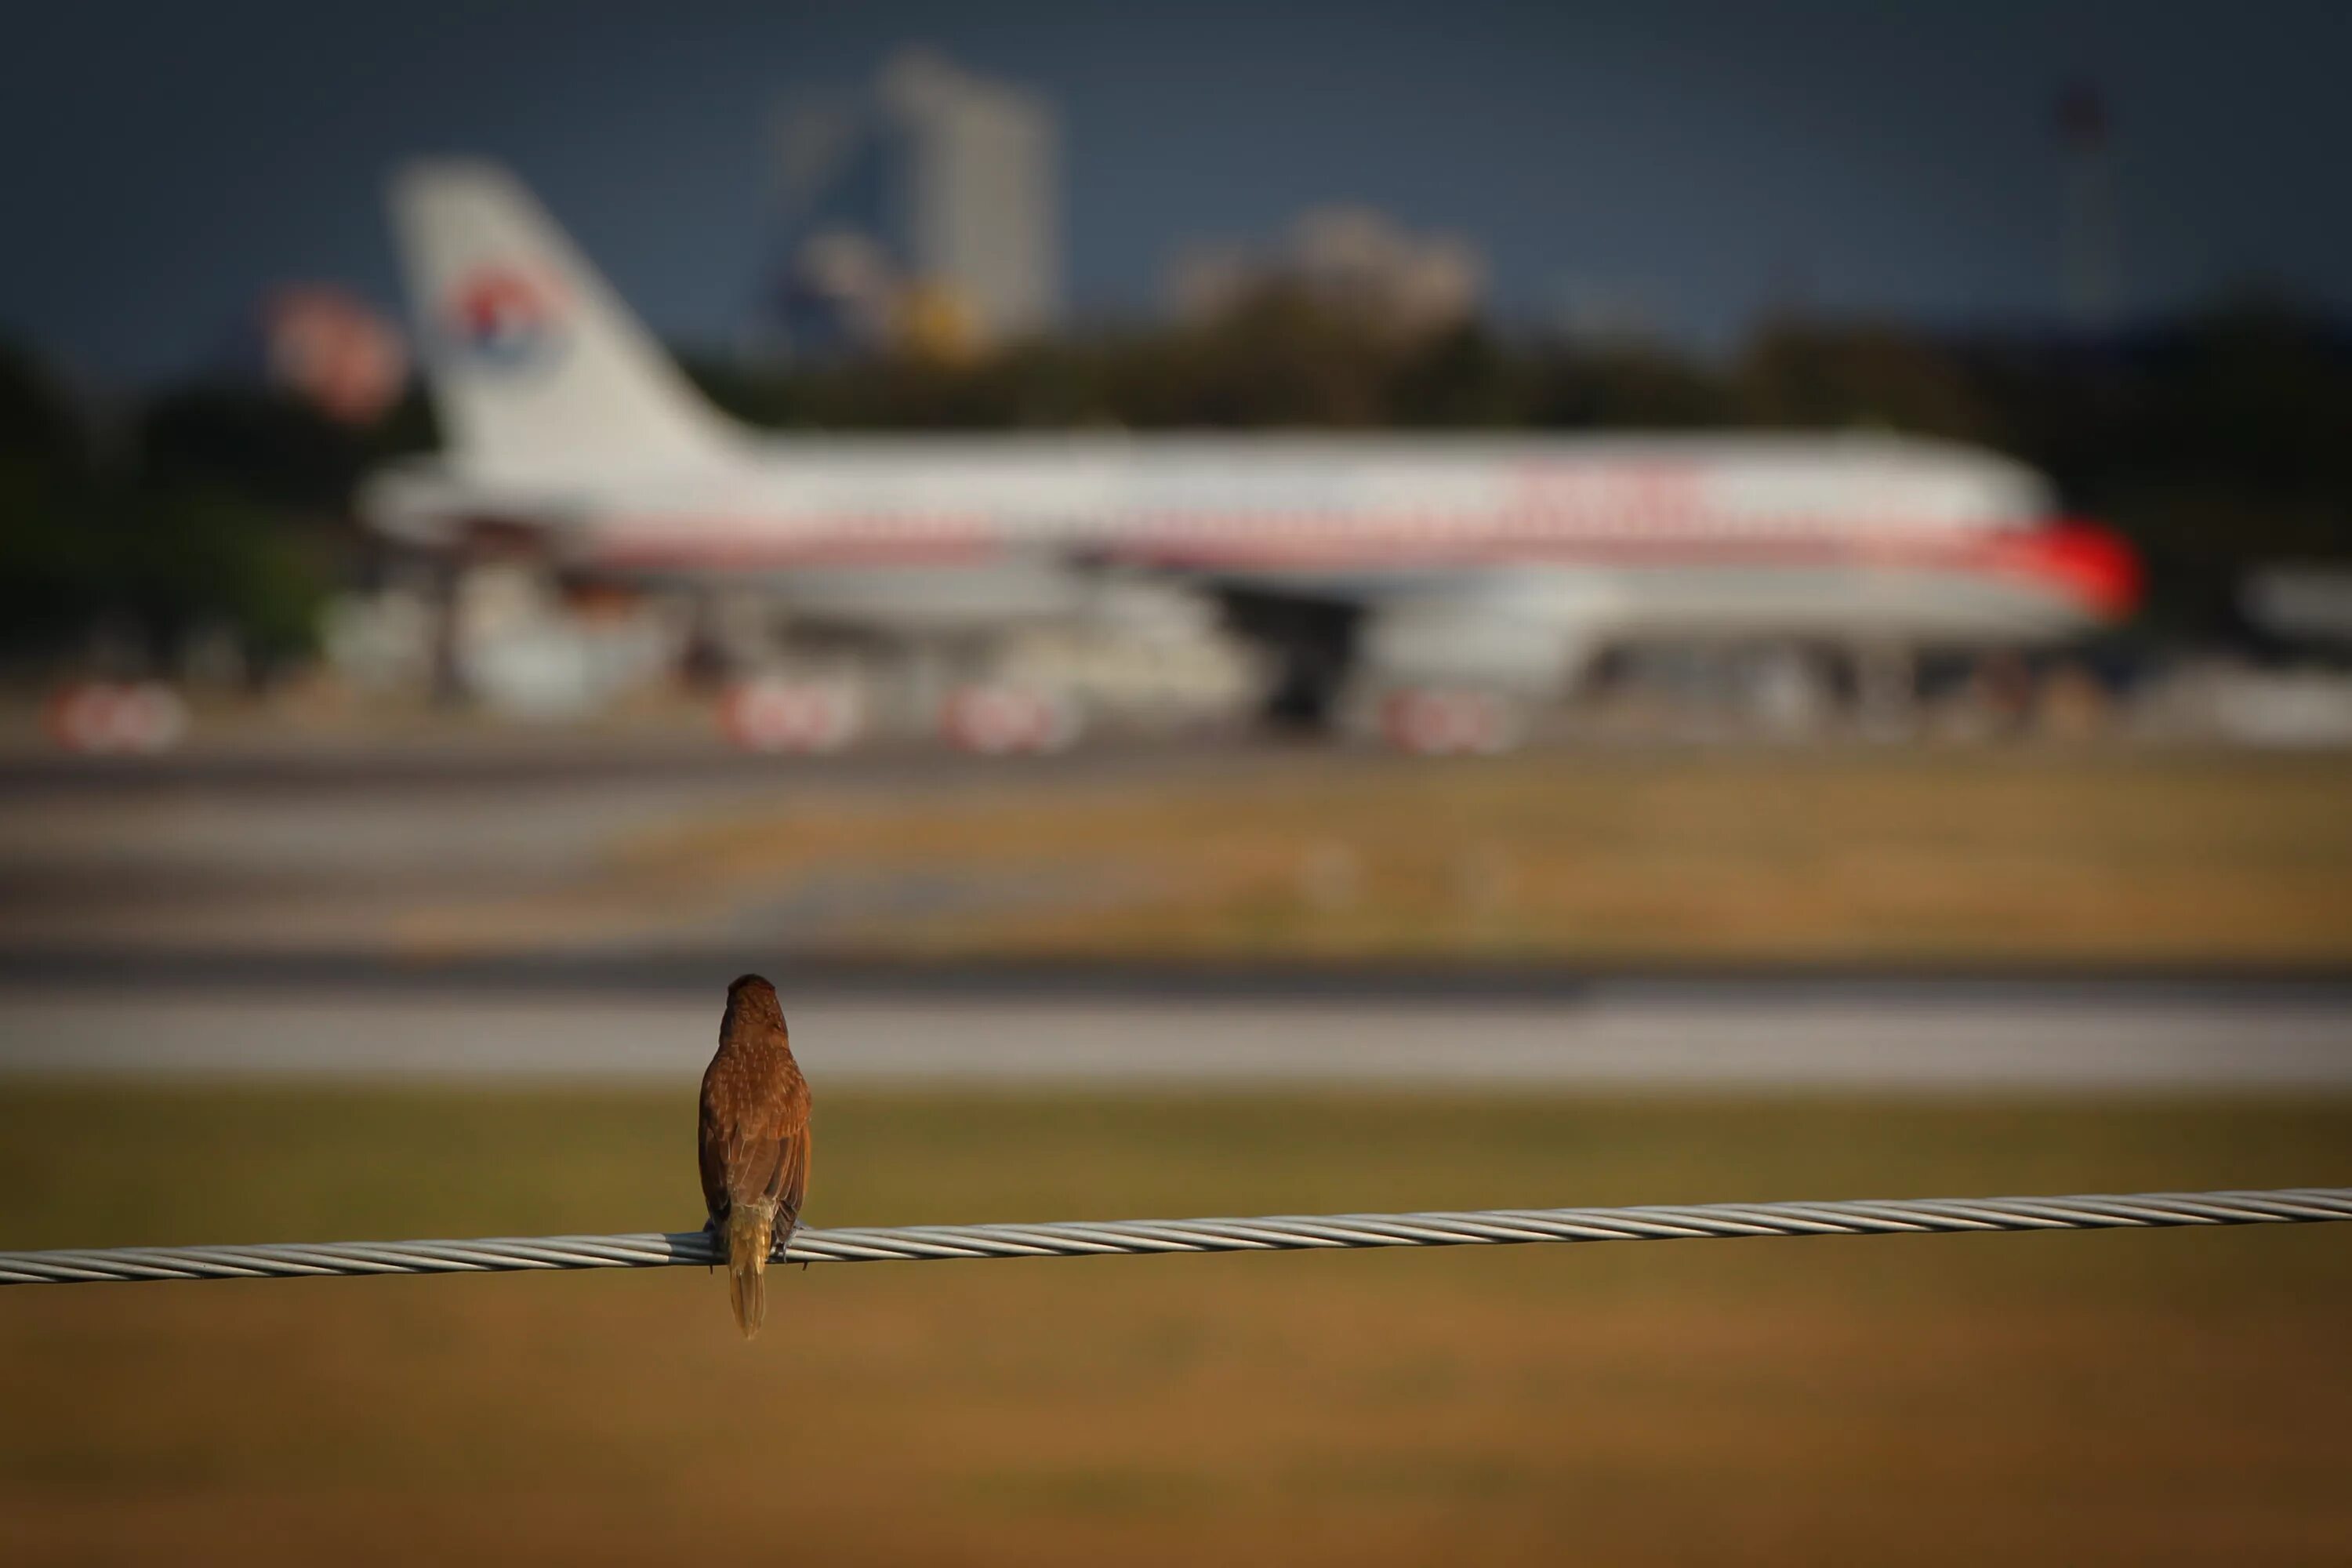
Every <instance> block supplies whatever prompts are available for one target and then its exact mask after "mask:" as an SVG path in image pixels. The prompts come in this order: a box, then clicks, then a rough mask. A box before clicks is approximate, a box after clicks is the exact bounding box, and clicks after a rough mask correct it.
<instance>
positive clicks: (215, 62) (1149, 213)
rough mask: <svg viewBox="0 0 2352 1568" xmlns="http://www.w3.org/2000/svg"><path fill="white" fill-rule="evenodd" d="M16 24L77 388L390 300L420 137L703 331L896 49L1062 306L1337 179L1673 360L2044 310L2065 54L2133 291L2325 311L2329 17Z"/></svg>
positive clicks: (1980, 5) (41, 200)
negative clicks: (2295, 303) (819, 141)
mask: <svg viewBox="0 0 2352 1568" xmlns="http://www.w3.org/2000/svg"><path fill="white" fill-rule="evenodd" d="M15 9H16V16H13V17H11V18H10V19H8V20H7V21H6V22H5V24H0V26H5V35H0V144H5V146H6V147H7V148H8V150H9V151H8V153H7V159H6V163H5V174H0V213H5V226H0V331H5V332H6V333H9V334H13V335H17V336H22V337H29V338H30V339H31V340H33V341H34V342H36V343H37V344H38V345H39V346H40V347H41V348H43V349H44V350H46V351H47V352H48V353H51V354H53V355H55V356H56V357H57V358H58V360H60V361H61V362H62V363H64V364H66V365H67V366H68V367H71V368H72V369H74V370H76V371H77V372H79V373H80V374H86V375H93V376H97V377H100V378H105V379H118V378H125V377H135V376H147V375H154V374H170V373H173V372H178V371H184V370H185V369H188V368H190V367H192V366H194V365H195V364H198V363H202V362H203V361H204V360H205V358H206V356H208V355H211V354H214V353H218V352H220V349H221V346H222V345H223V344H224V343H225V342H227V341H228V340H229V339H230V337H231V335H232V333H233V331H234V330H235V326H236V322H237V321H239V320H240V319H242V317H243V315H244V313H245V312H246V311H247V310H248V309H249V308H250V306H251V304H252V302H253V300H254V299H255V298H256V296H257V294H258V293H259V291H260V290H262V289H265V288H266V287H268V285H269V284H271V283H273V282H277V281H282V280H286V279H340V280H343V281H346V282H350V283H352V284H354V285H357V286H359V287H361V288H362V289H365V290H366V291H367V292H369V293H370V294H372V295H374V296H376V297H378V298H380V299H383V300H385V301H387V302H389V301H390V300H392V298H393V294H392V276H393V275H392V264H391V258H390V254H389V245H388V242H387V240H386V238H385V237H384V235H383V222H382V219H381V216H380V213H379V203H378V194H379V191H380V189H381V183H382V179H383V174H384V172H385V170H386V169H387V168H388V167H389V166H390V165H391V164H392V163H394V161H395V160H397V159H399V158H401V157H403V156H404V155H410V154H415V153H432V152H469V153H488V154H492V155H495V156H497V157H499V158H502V159H504V160H506V161H508V162H509V163H512V164H513V165H514V166H515V167H516V168H517V169H518V170H519V171H520V173H521V174H522V175H523V176H524V177H525V178H526V179H527V180H529V181H530V183H531V184H533V185H534V186H536V187H537V188H538V190H539V192H540V194H541V196H542V198H543V199H544V200H546V202H547V203H548V204H549V205H550V206H551V207H552V208H553V209H554V211H555V213H556V214H557V216H559V217H560V218H561V219H562V220H563V221H564V222H565V223H566V224H567V225H569V226H571V227H572V231H573V232H574V234H575V235H576V236H577V237H579V238H580V239H581V241H582V242H583V245H584V246H585V247H586V248H587V249H588V251H589V253H590V254H591V255H592V256H593V257H594V258H596V259H597V260H598V261H599V262H600V263H601V264H602V265H603V266H604V268H605V269H606V270H607V271H608V272H609V273H610V274H611V275H612V276H613V278H614V280H615V281H616V283H617V284H618V285H619V287H620V289H622V291H623V292H624V293H625V295H626V296H627V297H628V298H630V299H631V300H633V301H635V303H636V304H637V305H638V307H639V308H640V309H642V310H644V311H645V313H646V315H647V316H648V317H649V318H650V319H651V320H652V321H653V322H654V324H655V326H656V328H657V329H658V330H659V331H663V332H664V333H666V334H668V335H670V336H673V337H677V338H681V339H686V340H690V341H699V342H728V341H730V340H732V339H734V338H735V337H736V336H737V335H738V333H739V332H740V330H741V329H742V328H743V327H744V325H745V324H746V322H747V321H748V319H749V315H750V311H751V300H752V296H753V292H754V289H755V287H756V279H757V277H758V273H759V269H760V267H761V262H762V258H763V257H764V256H765V254H766V253H767V251H768V248H769V247H770V245H771V243H772V237H773V233H774V225H773V219H772V209H771V207H770V206H769V205H768V203H769V195H768V193H769V192H770V190H771V189H772V171H771V169H770V167H769V163H768V160H767V157H766V149H767V147H768V145H769V140H770V135H769V133H770V127H771V125H772V119H773V116H774V113H775V110H776V108H777V106H778V104H779V103H780V102H781V101H782V100H783V99H784V97H785V95H787V94H788V93H789V92H790V91H791V90H792V89H793V87H794V86H795V84H806V83H812V82H814V83H835V84H847V83H853V82H855V81H857V80H859V79H863V78H865V77H866V75H867V74H868V73H870V72H871V71H872V70H873V68H875V66H876V65H877V63H878V62H879V61H880V60H881V59H882V58H883V57H884V56H885V55H887V53H888V52H889V50H890V49H891V48H892V47H894V46H896V45H898V44H901V43H907V42H914V41H925V42H929V43H932V44H935V45H937V46H939V47H942V48H944V49H945V50H946V51H947V52H948V53H949V54H950V55H951V56H952V57H954V58H957V59H959V60H961V61H963V62H964V63H966V64H968V65H970V66H972V67H974V68H978V69H981V70H982V71H985V72H988V73H991V74H996V75H1002V76H1004V77H1008V78H1011V79H1015V80H1018V81H1021V82H1024V83H1025V84H1027V85H1029V86H1031V87H1034V88H1035V89H1038V90H1040V91H1042V92H1044V93H1045V94H1046V95H1047V96H1049V97H1050V98H1051V99H1052V100H1055V102H1056V103H1057V104H1058V105H1059V107H1060V109H1061V111H1062V114H1063V118H1064V132H1065V137H1066V169H1067V203H1068V214H1069V241H1070V274H1071V279H1072V285H1073V291H1074V294H1075V297H1076V302H1077V303H1078V304H1079V305H1080V306H1081V307H1084V308H1086V309H1088V310H1120V309H1137V308H1141V307H1144V306H1147V305H1149V304H1150V302H1151V300H1153V298H1154V296H1155V291H1156V289H1157V287H1158V284H1159V280H1160V277H1161V275H1162V272H1163V270H1164V268H1165V267H1166V266H1167V263H1168V261H1169V259H1170V258H1171V256H1172V255H1173V254H1174V253H1175V252H1176V251H1177V250H1178V249H1179V248H1181V247H1182V246H1183V245H1184V244H1185V243H1186V242H1187V241H1188V240H1192V239H1196V238H1199V237H1217V236H1228V237H1232V236H1248V235H1252V234H1262V233H1265V232H1267V231H1270V230H1272V229H1274V228H1275V227H1276V226H1279V225H1280V224H1281V223H1282V222H1284V221H1285V220H1286V218H1288V217H1289V216H1291V215H1293V214H1294V213H1295V212H1297V210H1298V209H1299V208H1300V207H1302V206H1305V205H1311V204H1316V203H1321V202H1328V201H1331V200H1335V199H1347V200H1354V201H1361V202H1369V203H1371V204H1374V205H1379V206H1381V207H1384V208H1386V209H1389V210H1390V211H1391V212H1392V213H1394V214H1396V215H1397V216H1400V217H1402V218H1403V219H1405V220H1406V221H1408V222H1409V223H1411V224H1412V225H1414V226H1431V227H1444V228H1448V229H1453V230H1456V231H1459V232H1461V233H1463V234H1465V235H1466V236H1467V237H1470V238H1472V239H1474V240H1475V242H1476V243H1478V244H1479V245H1480V246H1481V247H1483V248H1484V249H1485V251H1486V255H1487V256H1488V258H1489V259H1490V262H1491V265H1492V275H1493V280H1494V291H1495V296H1496V301H1497V303H1498V305H1499V306H1500V307H1501V308H1502V309H1503V310H1506V311H1508V312H1511V313H1515V314H1516V313H1527V312H1530V311H1534V310H1538V309H1540V308H1542V307H1543V305H1544V304H1545V302H1546V301H1548V300H1553V299H1555V298H1557V296H1558V294H1559V291H1560V289H1562V288H1563V286H1564V285H1566V284H1568V283H1569V282H1570V281H1571V280H1573V281H1574V282H1576V283H1578V284H1580V285H1581V286H1582V287H1584V288H1587V289H1600V290H1602V291H1606V292H1617V293H1626V294H1631V295H1633V296H1635V297H1637V298H1639V299H1640V300H1643V301H1644V302H1645V303H1646V307H1647V309H1648V311H1649V313H1650V314H1651V315H1652V316H1653V317H1654V319H1655V320H1656V321H1657V322H1658V323H1659V324H1660V325H1661V326H1663V327H1664V328H1665V329H1667V330H1669V331H1673V332H1674V333H1675V334H1677V335H1678V336H1681V337H1684V338H1685V339H1688V340H1691V341H1695V342H1700V343H1708V344H1719V343H1722V342H1727V341H1728V340H1729V339H1731V338H1732V337H1733V336H1734V335H1736V334H1737V333H1738V331H1739V330H1740V329H1741V328H1742V327H1743V326H1744V325H1745V324H1746V323H1748V321H1751V320H1752V319H1753V317H1754V315H1755V313H1756V311H1757V310H1758V309H1759V306H1761V305H1762V304H1764V303H1765V302H1767V301H1768V300H1771V299H1773V298H1775V297H1776V295H1785V294H1787V293H1788V292H1790V290H1800V291H1801V294H1802V295H1803V297H1804V298H1806V299H1807V300H1810V301H1811V302H1812V303H1813V304H1815V305H1817V306H1820V307H1822V308H1827V309H1838V310H1844V309H1853V310H1872V311H1891V312H1898V313H1903V314H1906V315H1914V316H1920V317H1926V318H1930V319H1935V320H1938V321H1958V320H1977V319H1984V318H1988V317H2000V318H2011V317H2019V316H2034V317H2046V316H2048V315H2051V314H2052V313H2053V312H2054V311H2055V310H2056V308H2057V306H2058V304H2059V301H2060V298H2061V292H2060V285H2059V262H2058V237H2057V236H2058V214H2059V200H2060V179H2059V165H2058V159H2057V154H2056V153H2055V151H2054V147H2053V140H2052V135H2051V131H2050V111H2051V104H2052V101H2053V96H2054V94H2055V92H2056V89H2058V87H2059V86H2060V84H2061V83H2062V82H2063V81H2064V80H2065V79H2068V78H2069V77H2071V76H2074V75H2076V74H2083V75H2086V76H2088V77H2089V78H2090V79H2094V80H2095V81H2096V82H2097V83H2098V84H2099V86H2100V87H2101V89H2103V90H2104V91H2105V95H2106V97H2107V98H2108V100H2109V101H2110V103H2111V105H2112V107H2113V110H2114V113H2115V117H2116V164H2115V180H2116V190H2117V194H2118V205H2119V208H2120V233H2121V236H2122V264H2121V279H2122V284H2123V289H2122V302H2123V303H2124V305H2125V306H2126V307H2127V308H2128V309H2130V310H2134V311H2146V310H2159V309H2163V308H2166V307H2168V306H2172V305H2176V304H2178V303H2180V302H2182V301H2184V300H2191V299H2194V298H2196V297H2198V296H2200V295H2201V294H2207V293H2210V292H2211V291H2214V290H2217V289H2222V288H2225V287H2228V286H2231V285H2233V284H2236V283H2239V282H2242V281H2248V280H2259V281H2266V282H2269V283H2271V284H2273V285H2277V286H2283V287H2285V288H2288V289H2294V290H2296V291H2299V292H2301V293H2303V294H2305V295H2306V296H2310V297H2314V298H2316V299H2318V300H2322V301H2325V302H2326V303H2327V304H2329V305H2331V306H2332V307H2334V308H2336V309H2337V310H2346V309H2352V202H2347V200H2346V199H2345V190H2346V179H2345V175H2344V163H2345V161H2346V158H2347V154H2352V93H2347V92H2346V91H2345V90H2344V88H2343V81H2342V78H2343V73H2344V71H2345V69H2346V68H2347V61H2352V4H2319V5H2302V4H2287V3H2283V0H2240V3H2238V4H2212V5H2193V6H2182V5H2158V4H2155V3H2153V0H2150V3H2144V4H2131V3H2119V4H2045V5H2021V4H1996V3H1990V0H1976V3H1972V4H1969V3H1962V0H1951V3H1948V4H1944V3H1937V4H1929V3H1927V0H1914V3H1909V4H1895V3H1894V0H1888V3H1887V4H1884V5H1862V4H1848V5H1826V4H1803V5H1799V4H1772V3H1769V0H1685V3H1682V4H1657V5H1623V6H1615V5H1577V6H1570V5H1486V4H1475V3H1471V0H1454V3H1450V4H1441V5H1415V6H1403V5H1359V6H1338V5H1294V4H1282V3H1278V0H1258V3H1256V4H1251V5H1218V4H1192V5H1155V6H1147V5H1129V4H1103V5H1086V6H1078V5H1018V4H994V5H865V6H854V7H853V6H822V7H820V6H799V5H779V4H768V5H705V4H696V3H694V0H667V3H664V4H654V3H646V4H643V5H631V6H625V7H609V6H599V5H588V4H576V5H489V4H477V5H455V4H442V3H439V0H416V3H414V4H410V5H403V6H399V7H388V6H385V7H369V6H364V5H352V6H348V7H347V6H343V5H332V4H324V3H321V4H314V5H257V4H242V5H241V4H236V3H234V0H231V3H225V4H209V5H172V6H168V7H159V6H139V7H131V6H124V5H107V4H89V5H44V6H41V7H39V8H38V13H39V14H37V16H33V17H30V18H27V17H26V16H25V15H24V12H25V11H26V10H27V9H28V8H27V7H16V8H15Z"/></svg>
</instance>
